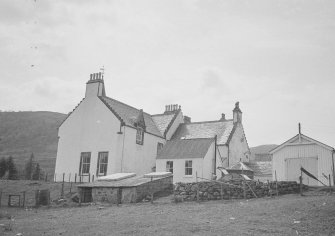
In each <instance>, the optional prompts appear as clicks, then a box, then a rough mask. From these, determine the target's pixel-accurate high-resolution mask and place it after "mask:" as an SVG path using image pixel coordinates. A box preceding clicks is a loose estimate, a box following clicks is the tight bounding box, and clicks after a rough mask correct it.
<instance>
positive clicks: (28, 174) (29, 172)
mask: <svg viewBox="0 0 335 236" xmlns="http://www.w3.org/2000/svg"><path fill="white" fill-rule="evenodd" d="M33 171H34V153H31V155H30V158H29V160H28V162H27V163H26V166H25V179H32V177H33Z"/></svg>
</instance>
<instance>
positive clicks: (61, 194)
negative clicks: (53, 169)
mask: <svg viewBox="0 0 335 236" xmlns="http://www.w3.org/2000/svg"><path fill="white" fill-rule="evenodd" d="M64 178H65V173H63V182H62V190H61V192H60V196H61V198H64V180H65V179H64Z"/></svg>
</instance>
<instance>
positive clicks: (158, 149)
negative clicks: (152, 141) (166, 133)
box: [157, 143, 163, 155]
mask: <svg viewBox="0 0 335 236" xmlns="http://www.w3.org/2000/svg"><path fill="white" fill-rule="evenodd" d="M162 148H163V144H162V143H157V155H158V154H159V152H160V151H161V150H162Z"/></svg>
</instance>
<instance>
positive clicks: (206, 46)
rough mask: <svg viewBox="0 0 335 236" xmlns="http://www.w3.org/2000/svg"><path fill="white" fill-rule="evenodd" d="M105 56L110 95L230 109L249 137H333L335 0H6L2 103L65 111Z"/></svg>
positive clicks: (2, 9)
mask: <svg viewBox="0 0 335 236" xmlns="http://www.w3.org/2000/svg"><path fill="white" fill-rule="evenodd" d="M102 66H104V67H105V68H106V71H105V85H106V93H107V96H109V97H112V98H115V99H117V100H120V101H122V102H125V103H127V104H129V105H132V106H135V107H137V108H143V109H144V111H146V112H148V113H151V114H157V113H162V112H163V111H164V108H165V105H167V104H180V105H181V106H182V110H183V113H184V114H185V115H188V116H190V117H191V118H192V121H204V120H217V119H219V118H220V116H221V113H226V117H228V118H231V117H232V110H233V108H234V103H235V102H236V101H239V102H240V107H241V110H242V112H243V124H244V129H245V132H246V136H247V140H248V143H249V145H250V146H256V145H260V144H268V143H275V144H280V143H282V142H284V141H286V140H287V139H289V138H291V137H292V136H294V135H295V134H296V133H297V132H298V128H297V127H298V122H299V121H300V122H301V123H302V131H303V133H305V134H306V135H308V136H310V137H312V138H314V139H318V140H319V141H322V142H325V143H326V144H328V145H331V146H335V138H334V137H335V109H334V108H335V105H334V104H335V103H334V102H335V95H334V94H335V1H334V0H329V1H321V0H314V1H306V0H304V1H295V0H288V1H284V0H279V1H275V0H273V1H271V0H264V1H256V0H255V1H237V0H231V1H225V0H218V1H215V0H199V1H198V0H189V1H182V0H178V1H173V0H166V1H163V0H152V1H146V0H141V1H135V0H134V1H126V0H120V1H109V0H108V1H99V0H94V1H85V0H78V1H70V0H66V1H65V0H64V1H55V0H52V1H51V0H50V1H48V0H36V1H34V0H1V1H0V82H1V86H0V109H1V110H12V111H19V110H21V111H27V110H32V111H41V110H46V111H56V112H62V113H68V112H69V111H71V110H72V109H73V108H74V106H76V105H77V104H78V102H79V101H80V100H81V99H82V98H83V97H84V93H85V86H86V84H85V83H86V82H87V80H88V79H89V75H90V73H94V72H99V68H101V67H102Z"/></svg>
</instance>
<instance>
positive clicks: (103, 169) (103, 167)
mask: <svg viewBox="0 0 335 236" xmlns="http://www.w3.org/2000/svg"><path fill="white" fill-rule="evenodd" d="M107 165H108V152H99V155H98V169H97V176H102V175H103V176H105V175H106V174H107Z"/></svg>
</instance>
